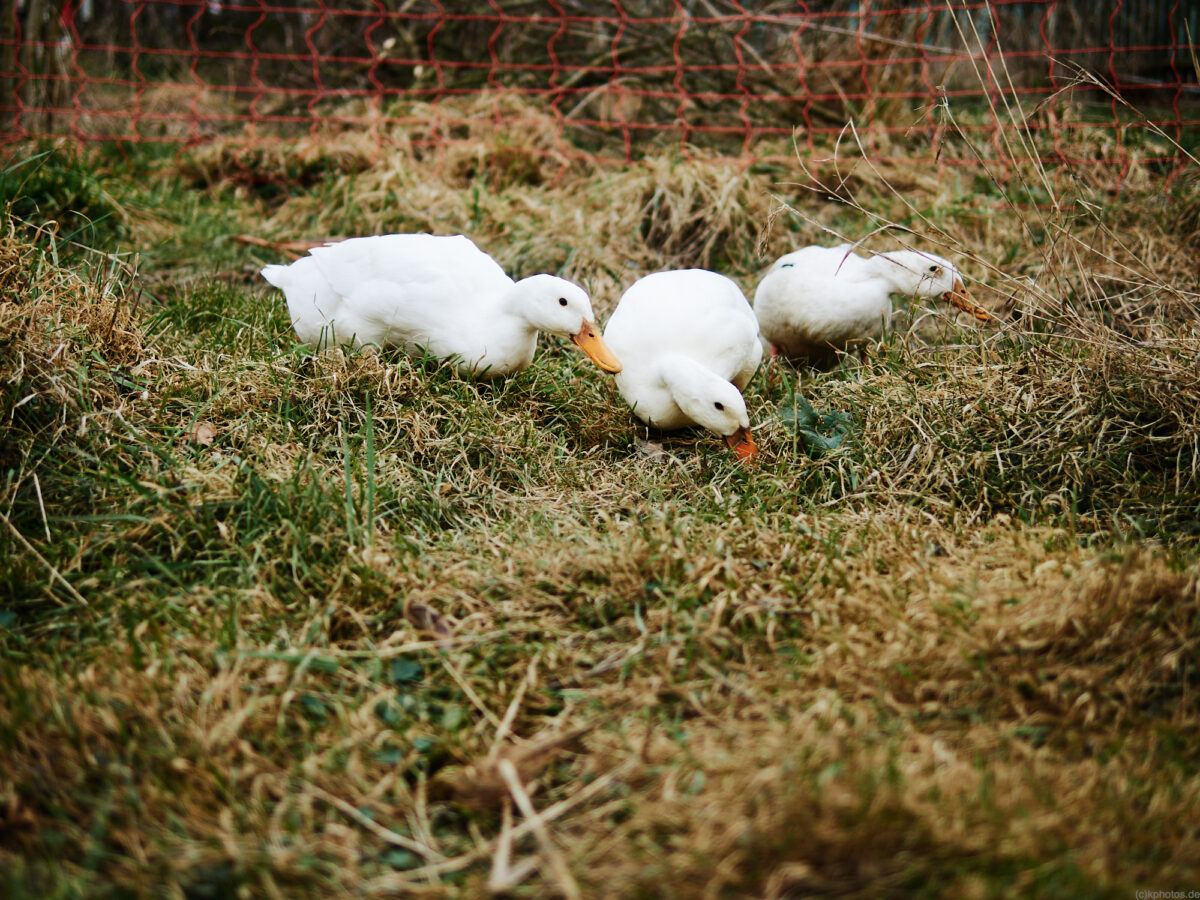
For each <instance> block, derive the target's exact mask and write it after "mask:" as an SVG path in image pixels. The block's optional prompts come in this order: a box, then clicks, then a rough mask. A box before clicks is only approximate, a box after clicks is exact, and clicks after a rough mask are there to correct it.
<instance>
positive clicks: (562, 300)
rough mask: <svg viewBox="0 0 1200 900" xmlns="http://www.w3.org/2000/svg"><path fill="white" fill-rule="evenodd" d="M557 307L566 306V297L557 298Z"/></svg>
mask: <svg viewBox="0 0 1200 900" xmlns="http://www.w3.org/2000/svg"><path fill="white" fill-rule="evenodd" d="M558 305H559V306H566V305H567V298H566V297H559V298H558Z"/></svg>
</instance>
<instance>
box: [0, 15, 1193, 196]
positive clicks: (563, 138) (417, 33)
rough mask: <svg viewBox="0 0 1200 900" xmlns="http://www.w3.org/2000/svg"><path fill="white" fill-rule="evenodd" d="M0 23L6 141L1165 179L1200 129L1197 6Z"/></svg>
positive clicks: (48, 18) (1178, 167)
mask: <svg viewBox="0 0 1200 900" xmlns="http://www.w3.org/2000/svg"><path fill="white" fill-rule="evenodd" d="M2 15H3V19H2V20H0V141H3V142H4V143H7V144H11V143H14V142H18V141H27V140H31V139H53V138H59V137H70V138H73V139H75V140H78V141H82V142H95V141H121V142H139V143H143V142H168V143H174V144H179V145H192V144H197V143H200V142H204V141H209V140H212V139H214V138H219V137H223V136H238V137H239V138H241V139H247V140H250V141H278V140H294V139H295V138H296V137H297V136H298V135H312V136H314V137H320V136H322V135H327V134H330V133H335V132H337V131H338V130H339V129H340V130H343V131H344V130H348V129H356V130H359V131H361V132H362V133H363V134H365V135H369V136H370V137H371V139H372V140H375V141H377V142H378V144H379V145H380V146H381V147H382V146H385V145H386V144H387V142H389V141H394V140H398V139H403V140H406V141H408V142H409V143H410V144H412V145H414V146H415V147H417V148H418V149H428V150H432V151H436V150H437V149H438V148H439V147H441V146H444V145H445V144H447V143H448V142H452V141H454V140H455V139H456V138H457V137H459V136H461V135H462V134H464V133H465V132H466V131H467V130H469V129H472V128H478V127H479V126H480V124H481V123H482V124H484V125H487V126H490V127H494V128H497V129H503V130H505V131H507V132H510V133H513V134H517V135H519V134H520V132H521V130H522V128H523V127H525V126H526V125H530V126H531V125H532V123H533V122H534V121H535V120H536V121H537V122H538V123H543V124H544V122H546V121H548V122H549V123H550V126H551V133H552V143H553V145H554V149H555V151H556V152H560V153H565V154H566V155H568V156H570V155H572V154H578V155H586V156H588V157H590V158H598V159H602V160H613V161H629V160H633V159H635V158H637V157H638V156H639V155H640V154H642V153H644V152H646V148H648V147H660V148H661V147H662V146H663V145H664V144H666V145H670V146H675V147H678V148H679V150H680V151H681V152H682V153H684V154H685V155H688V154H692V153H695V152H698V151H699V150H703V152H705V153H708V154H715V155H718V156H724V157H730V158H736V159H739V160H749V161H768V162H769V161H771V160H778V159H784V158H791V157H793V155H794V154H796V153H797V152H807V153H808V154H809V155H810V156H819V155H820V154H822V153H828V152H830V151H831V148H832V149H836V147H837V146H838V144H839V142H845V141H847V140H849V139H852V140H853V141H854V142H856V143H857V144H859V145H860V146H861V145H867V146H866V147H865V148H864V149H869V151H870V152H871V153H872V156H873V158H876V159H881V160H887V159H888V158H889V156H890V155H891V154H892V153H893V151H895V150H896V148H899V147H902V148H903V155H904V157H905V158H906V159H908V160H913V159H916V160H918V161H920V160H927V161H928V162H929V163H930V164H936V165H937V166H939V167H945V166H955V165H965V164H967V163H970V164H971V165H973V166H989V165H994V166H1003V165H1004V164H1005V163H1006V161H1009V160H1011V159H1012V157H1013V153H1012V146H1011V145H1012V142H1014V141H1027V142H1028V143H1029V146H1030V148H1034V149H1033V150H1032V151H1031V152H1033V153H1035V154H1036V155H1037V157H1038V159H1039V161H1041V162H1043V163H1045V164H1048V165H1060V166H1061V165H1062V164H1064V163H1065V164H1069V166H1074V167H1079V166H1090V167H1092V168H1093V169H1095V168H1101V169H1109V170H1111V172H1112V177H1113V180H1114V184H1115V185H1119V184H1120V182H1121V179H1122V178H1123V177H1124V176H1125V173H1126V172H1127V171H1128V170H1129V168H1130V166H1131V165H1132V164H1135V163H1136V164H1138V165H1140V166H1142V167H1149V168H1150V169H1152V170H1153V169H1157V170H1161V171H1162V172H1163V173H1164V174H1166V175H1167V176H1168V177H1174V176H1176V175H1178V173H1179V172H1180V171H1182V170H1183V169H1184V168H1185V167H1186V166H1187V165H1190V164H1192V163H1191V161H1190V158H1189V154H1188V150H1189V149H1190V150H1192V152H1194V150H1195V147H1196V145H1197V140H1196V135H1197V133H1198V132H1200V128H1198V126H1200V85H1198V83H1197V82H1198V81H1200V78H1198V76H1197V68H1198V66H1197V47H1196V41H1195V35H1196V34H1197V33H1200V4H1197V3H1195V2H1190V0H1189V2H1184V0H1142V2H1133V0H1109V2H1100V3H1095V2H1089V0H1083V2H1075V0H1041V2H1036V0H1035V2H1029V0H1022V2H1009V0H991V2H949V3H947V2H942V3H939V2H935V0H864V2H854V3H850V2H845V0H831V2H825V3H821V2H809V3H806V2H790V3H782V2H767V3H760V4H750V3H748V2H747V3H741V2H736V0H673V2H670V3H666V2H649V0H645V2H642V0H609V2H596V0H488V2H471V3H466V4H458V5H455V4H451V3H449V2H439V0H425V2H422V0H415V2H414V0H359V2H355V3H334V2H327V0H295V2H286V3H280V2H272V0H66V2H60V0H19V2H17V3H15V4H11V5H9V8H8V12H6V13H3V14H2ZM848 126H850V128H848ZM848 136H849V137H848ZM1069 166H1068V167H1069Z"/></svg>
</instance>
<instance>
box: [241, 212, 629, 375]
mask: <svg viewBox="0 0 1200 900" xmlns="http://www.w3.org/2000/svg"><path fill="white" fill-rule="evenodd" d="M262 275H263V277H264V278H265V279H266V280H267V281H269V282H270V283H271V284H273V285H275V287H277V288H280V289H281V290H282V291H283V294H284V297H285V298H286V299H287V305H288V312H289V313H290V314H291V317H292V325H293V326H295V329H296V335H297V337H299V338H300V340H302V341H305V342H306V343H311V344H315V345H317V346H323V345H329V344H335V343H336V344H352V345H355V346H362V345H365V344H376V345H378V346H380V347H389V346H395V347H401V348H402V349H403V350H404V351H405V352H406V353H408V354H410V355H412V356H421V357H423V356H432V357H437V358H453V359H455V364H456V366H457V368H458V371H459V372H460V373H461V374H462V375H464V376H466V377H473V378H495V377H497V376H500V375H508V374H510V373H512V372H516V371H519V370H520V369H524V368H525V367H526V366H528V365H529V364H530V363H531V362H532V361H533V352H534V350H535V349H536V348H537V337H538V332H539V331H547V332H550V333H551V334H559V335H563V336H564V337H570V339H571V340H572V341H574V342H575V343H576V344H577V345H578V346H579V348H580V349H581V350H583V352H584V353H586V354H587V355H588V356H589V357H590V358H591V359H592V361H593V362H595V363H596V365H598V366H599V367H600V368H601V369H603V370H604V371H605V372H619V371H621V363H620V362H619V361H618V359H617V357H616V356H614V355H613V354H612V352H611V351H610V350H609V349H608V347H607V346H605V344H604V341H603V339H602V338H601V337H600V333H599V331H598V330H597V328H596V320H595V316H594V315H593V314H592V304H591V301H590V300H589V299H588V295H587V293H586V292H585V291H584V290H583V288H581V287H579V285H577V284H574V283H572V282H570V281H566V280H565V279H562V278H557V277H555V276H553V275H533V276H531V277H529V278H522V279H521V280H520V281H515V282H514V281H513V280H512V279H511V278H509V277H508V275H507V274H505V272H504V270H503V269H501V268H500V266H499V264H498V263H497V262H496V261H495V260H494V259H492V258H491V257H490V256H488V254H486V253H484V252H483V251H482V250H480V249H479V248H478V247H476V246H475V244H474V243H472V242H471V240H470V239H469V238H466V237H463V236H462V235H455V236H453V237H449V236H435V235H431V234H383V235H376V236H373V237H359V238H350V239H349V240H345V241H340V242H338V243H335V244H326V245H325V246H324V247H314V248H312V249H311V250H310V251H309V255H308V256H305V257H302V258H300V259H298V260H296V261H295V262H294V263H292V264H291V265H287V266H266V267H265V268H264V269H263V270H262Z"/></svg>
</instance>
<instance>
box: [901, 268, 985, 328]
mask: <svg viewBox="0 0 1200 900" xmlns="http://www.w3.org/2000/svg"><path fill="white" fill-rule="evenodd" d="M880 256H881V257H882V258H884V259H886V260H888V261H889V262H891V263H893V265H891V266H889V267H888V270H889V271H888V275H889V278H890V280H891V281H892V283H893V285H894V286H895V288H896V290H897V291H898V292H899V293H902V294H908V295H909V296H910V297H930V298H935V297H936V298H940V299H942V300H944V301H945V302H947V303H949V304H950V305H951V306H956V307H958V308H959V309H961V310H963V311H964V312H969V313H970V314H971V315H972V316H974V317H975V318H976V319H978V320H979V321H981V322H994V321H995V318H994V317H993V316H992V315H991V314H990V313H988V312H987V311H986V310H983V309H981V308H980V307H978V306H976V305H975V302H974V301H973V300H972V299H971V295H970V294H968V293H967V288H966V286H965V285H964V284H963V279H962V275H961V274H960V273H959V271H958V269H957V268H955V266H954V263H952V262H950V261H949V260H947V259H943V258H942V257H940V256H934V255H933V254H932V253H924V252H922V251H919V250H898V251H896V252H894V253H881V254H880Z"/></svg>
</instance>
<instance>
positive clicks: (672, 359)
mask: <svg viewBox="0 0 1200 900" xmlns="http://www.w3.org/2000/svg"><path fill="white" fill-rule="evenodd" d="M658 374H659V376H660V377H661V378H662V380H663V384H665V385H666V388H667V391H668V392H669V393H670V395H671V398H672V399H673V400H674V401H675V405H676V406H678V407H679V408H680V409H681V410H683V411H684V412H685V413H686V414H687V415H688V416H689V417H690V418H691V419H692V421H694V422H699V423H701V424H703V423H704V421H705V419H706V418H708V416H707V408H706V405H705V404H706V403H707V401H706V400H705V399H704V395H705V391H704V385H705V384H706V383H708V382H711V381H712V380H713V379H714V378H717V377H718V376H717V375H715V374H714V373H713V372H712V370H711V369H708V368H706V367H704V366H702V365H701V364H700V363H698V362H696V360H694V359H692V358H691V357H690V356H685V355H684V354H682V353H664V354H663V355H662V356H661V357H660V358H659V360H658Z"/></svg>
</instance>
